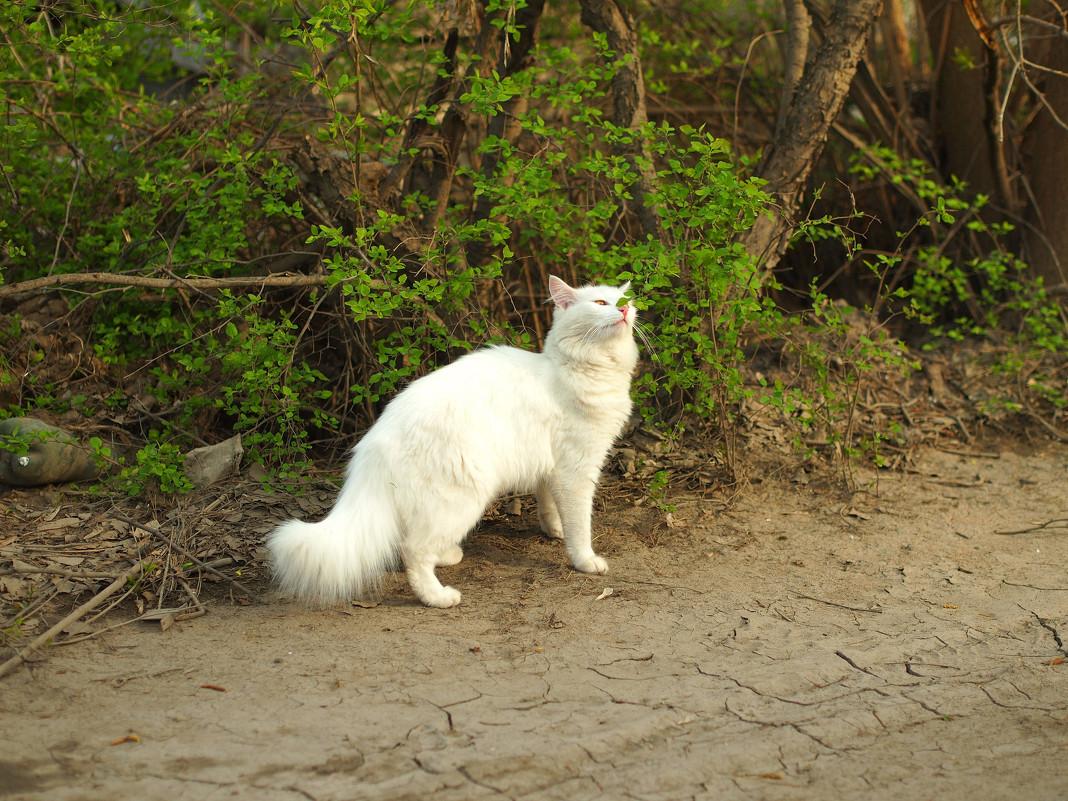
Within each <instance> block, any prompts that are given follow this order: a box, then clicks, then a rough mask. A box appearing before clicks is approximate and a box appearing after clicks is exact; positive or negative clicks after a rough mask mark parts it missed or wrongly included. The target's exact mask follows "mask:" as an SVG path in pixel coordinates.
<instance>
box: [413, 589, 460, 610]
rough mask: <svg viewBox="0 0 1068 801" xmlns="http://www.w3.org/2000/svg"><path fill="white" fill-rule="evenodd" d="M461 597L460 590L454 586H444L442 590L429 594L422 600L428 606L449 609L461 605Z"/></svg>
mask: <svg viewBox="0 0 1068 801" xmlns="http://www.w3.org/2000/svg"><path fill="white" fill-rule="evenodd" d="M460 597H461V596H460V591H459V590H457V589H454V588H452V587H442V588H441V591H440V592H435V593H434V594H433V595H428V596H427V597H426V598H423V599H422V601H423V603H425V604H426V605H427V606H433V607H434V608H435V609H448V608H450V607H453V606H459V605H460Z"/></svg>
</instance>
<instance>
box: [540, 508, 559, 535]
mask: <svg viewBox="0 0 1068 801" xmlns="http://www.w3.org/2000/svg"><path fill="white" fill-rule="evenodd" d="M538 525H539V526H540V527H541V533H542V534H544V535H545V536H546V537H551V538H552V539H554V540H562V539H563V538H564V526H563V524H562V523H561V522H560V519H559V518H557V519H556V520H553V519H552V518H551V517H548V516H547V515H542V514H539V515H538Z"/></svg>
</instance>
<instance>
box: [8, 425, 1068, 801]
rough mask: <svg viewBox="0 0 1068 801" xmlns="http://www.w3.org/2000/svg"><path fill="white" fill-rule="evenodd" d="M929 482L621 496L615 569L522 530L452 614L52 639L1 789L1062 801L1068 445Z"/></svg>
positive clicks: (221, 624) (1030, 449)
mask: <svg viewBox="0 0 1068 801" xmlns="http://www.w3.org/2000/svg"><path fill="white" fill-rule="evenodd" d="M983 451H990V452H989V453H984V452H983ZM913 467H914V469H912V470H909V471H901V472H896V473H889V472H886V473H883V474H881V475H880V476H878V481H877V483H876V481H875V478H876V477H875V476H874V474H871V475H864V474H861V475H860V479H861V481H862V482H863V481H870V483H869V484H868V485H867V490H866V491H863V492H860V493H857V494H854V495H852V496H849V495H847V494H844V493H843V492H842V491H841V489H840V487H839V485H837V484H836V483H835V482H834V481H832V480H831V479H830V478H820V477H818V476H809V475H808V474H804V473H797V474H794V475H792V476H791V475H790V472H789V471H783V472H782V473H781V474H778V475H768V476H767V477H766V478H765V479H764V480H763V481H757V482H756V483H753V484H751V485H750V486H749V487H748V488H747V489H746V490H745V491H744V492H743V493H742V495H741V496H740V497H739V498H737V499H735V500H734V501H733V502H732V503H731V504H730V505H729V506H728V505H726V504H725V503H723V502H722V499H717V498H716V497H712V498H685V497H682V498H674V499H673V500H674V501H675V502H676V503H677V504H678V508H677V510H676V511H675V512H674V513H673V514H672V516H671V519H670V521H669V520H668V519H667V518H666V516H665V514H664V512H663V511H661V510H657V509H654V508H650V507H649V506H642V507H636V506H634V505H631V504H629V503H627V501H626V498H625V497H624V496H623V495H622V494H620V493H613V492H611V491H610V490H608V491H606V492H603V493H602V498H604V499H605V500H604V502H603V503H602V506H601V508H600V509H599V510H598V513H597V515H596V518H595V530H596V531H597V535H598V539H597V543H596V547H597V548H598V550H599V551H600V552H601V553H603V554H604V555H605V556H606V557H607V558H608V560H609V565H610V572H609V573H608V574H607V575H605V576H587V575H582V574H578V573H575V572H574V571H572V570H570V569H569V568H568V567H567V566H566V564H565V558H564V555H563V553H562V548H561V546H560V544H559V543H558V542H553V541H549V540H546V539H545V538H543V537H541V536H539V535H538V534H536V533H535V530H534V528H535V524H534V521H533V519H532V516H531V515H529V514H525V515H520V516H517V517H512V518H500V519H498V520H497V521H496V522H494V523H492V524H490V525H487V526H485V527H484V530H482V531H479V532H476V534H474V535H473V537H472V538H471V539H470V540H469V541H468V547H467V556H466V558H465V559H464V561H463V562H462V563H461V564H460V565H458V566H456V567H452V568H445V569H442V570H440V573H441V575H442V576H443V578H444V580H446V581H447V582H449V583H452V584H454V585H455V586H456V587H457V588H458V589H460V590H461V591H462V592H463V593H464V600H463V604H462V605H461V606H460V607H458V608H455V609H450V610H444V611H443V610H433V609H426V608H423V607H421V606H420V605H418V603H417V602H416V601H415V599H414V598H413V596H412V594H411V592H410V591H409V590H408V588H407V586H406V584H405V583H404V581H403V579H402V578H401V577H399V576H392V577H390V578H389V579H387V581H386V583H385V586H384V592H383V598H382V600H381V603H380V604H378V605H376V606H366V605H365V606H356V605H354V606H351V607H346V608H329V609H309V608H306V607H302V606H299V605H296V604H293V603H290V602H288V601H286V600H283V599H280V598H278V597H277V596H273V595H271V594H270V593H268V598H269V603H266V604H257V603H253V604H250V605H240V604H237V603H232V602H229V601H228V600H227V595H226V593H225V592H219V593H217V596H218V597H215V598H214V599H213V600H212V601H211V602H210V603H209V604H208V606H209V613H208V614H207V615H205V616H203V617H199V618H197V619H195V620H189V621H186V622H179V623H176V624H174V625H173V626H171V627H170V628H168V629H167V630H166V631H162V630H161V627H160V626H159V625H158V624H155V623H136V624H134V625H132V626H125V627H121V628H118V629H115V630H113V631H110V632H106V633H103V634H101V635H100V636H96V637H93V638H91V639H88V640H86V641H84V642H82V643H80V644H76V645H70V646H67V647H62V648H54V649H52V650H51V651H49V652H48V654H47V658H44V659H42V660H40V661H35V662H33V663H32V664H30V665H28V666H23V667H20V668H19V669H18V670H17V671H16V672H14V673H13V674H11V675H8V676H7V677H6V678H3V679H0V740H2V741H3V749H2V751H0V796H3V797H7V798H12V799H45V798H47V799H50V800H51V801H61V800H66V799H70V800H72V801H73V800H74V799H100V798H108V799H123V798H138V799H163V798H166V799H170V800H171V801H174V800H175V799H185V798H189V799H205V800H206V799H221V798H232V797H243V798H256V799H263V800H264V801H271V800H273V799H315V800H316V801H327V800H328V799H383V800H384V799H406V798H429V797H431V796H433V798H435V799H437V800H438V801H449V799H457V800H458V801H459V800H461V799H462V800H463V801H469V800H470V799H481V798H532V799H568V801H587V800H589V801H593V800H594V799H619V798H633V799H647V800H649V801H652V800H653V799H665V800H667V799H670V800H671V801H677V800H678V799H689V798H700V799H795V798H796V799H802V798H803V799H825V800H830V801H833V800H834V799H855V798H866V799H901V798H915V799H939V801H957V800H958V799H960V800H961V801H963V799H971V798H983V799H1001V798H1005V799H1010V798H1011V799H1019V798H1058V797H1060V798H1063V797H1065V796H1064V793H1065V788H1064V766H1065V764H1066V760H1068V672H1066V671H1068V665H1065V664H1063V663H1062V659H1063V658H1064V657H1065V650H1066V649H1065V645H1066V644H1065V637H1066V635H1068V570H1066V565H1068V531H1066V527H1068V448H1066V447H1064V446H1061V445H1055V444H1050V443H1048V442H1041V441H1036V442H1032V443H1030V444H1027V445H1022V444H1021V445H1019V446H1018V447H1010V446H1006V445H1004V444H1002V445H1001V446H987V447H985V448H980V449H977V450H975V452H974V453H973V454H971V455H962V454H961V453H948V452H945V451H940V450H935V449H927V450H924V451H922V452H921V453H920V455H919V457H918V459H916V460H915V461H914V462H913ZM24 497H25V496H24ZM65 513H66V512H64V513H63V514H65ZM285 514H286V511H285V510H283V509H278V510H275V513H274V515H275V516H276V517H281V516H284V515H285ZM1007 532H1021V533H1007ZM256 536H258V534H257V535H256ZM247 573H248V574H250V575H254V574H255V570H254V568H251V567H250V568H249V570H248V571H247ZM256 586H257V587H258V588H262V587H263V586H264V585H263V584H257V585H256Z"/></svg>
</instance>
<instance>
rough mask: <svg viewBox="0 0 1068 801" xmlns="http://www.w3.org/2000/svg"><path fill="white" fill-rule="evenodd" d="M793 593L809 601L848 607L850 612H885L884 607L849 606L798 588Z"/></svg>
mask: <svg viewBox="0 0 1068 801" xmlns="http://www.w3.org/2000/svg"><path fill="white" fill-rule="evenodd" d="M793 593H794V595H796V596H797V597H798V598H804V599H805V600H807V601H815V602H816V603H820V604H827V606H836V607H838V608H839V609H848V610H849V611H850V612H867V613H868V614H869V615H881V614H882V613H883V610H882V609H865V608H863V607H860V606H847V605H846V604H839V603H835V602H834V601H825V600H823V599H822V598H816V597H814V596H812V595H805V594H804V593H803V592H798V591H797V590H793Z"/></svg>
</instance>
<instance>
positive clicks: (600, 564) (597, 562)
mask: <svg viewBox="0 0 1068 801" xmlns="http://www.w3.org/2000/svg"><path fill="white" fill-rule="evenodd" d="M575 567H576V568H577V569H579V570H581V571H582V572H583V573H607V572H608V562H606V561H605V560H604V557H603V556H597V555H596V554H594V555H593V556H591V557H589V558H588V559H583V560H582V561H581V562H576V563H575Z"/></svg>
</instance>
